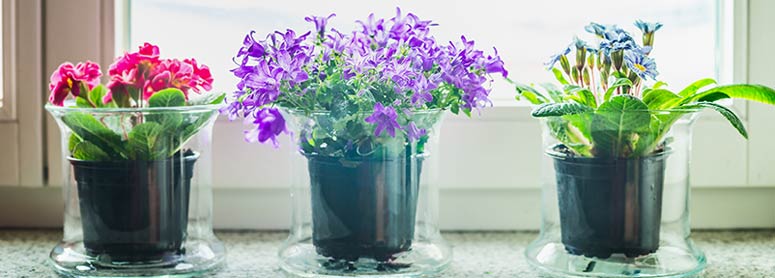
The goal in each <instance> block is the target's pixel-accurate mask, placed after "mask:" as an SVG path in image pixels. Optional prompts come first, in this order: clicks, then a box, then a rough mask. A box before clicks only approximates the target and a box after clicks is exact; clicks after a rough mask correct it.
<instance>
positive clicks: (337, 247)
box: [225, 9, 507, 271]
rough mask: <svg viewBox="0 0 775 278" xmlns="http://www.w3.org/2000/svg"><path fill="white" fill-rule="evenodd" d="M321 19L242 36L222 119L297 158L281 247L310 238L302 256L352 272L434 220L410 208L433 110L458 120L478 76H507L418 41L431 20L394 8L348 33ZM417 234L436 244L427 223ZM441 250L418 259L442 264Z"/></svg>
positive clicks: (395, 253)
mask: <svg viewBox="0 0 775 278" xmlns="http://www.w3.org/2000/svg"><path fill="white" fill-rule="evenodd" d="M333 16H334V14H331V15H329V16H325V17H318V16H312V17H307V18H306V20H307V21H310V22H312V23H314V26H315V28H314V29H313V30H312V31H309V32H304V33H296V32H294V31H293V30H287V31H284V32H281V31H277V32H274V33H271V34H269V35H268V36H267V37H266V39H265V40H256V39H255V37H254V35H255V34H254V32H251V33H250V34H248V35H247V36H246V37H245V40H244V41H243V46H242V47H241V48H240V49H239V51H238V52H237V56H236V57H235V59H234V60H235V62H236V63H237V68H235V69H234V70H232V72H233V73H234V75H235V76H236V77H238V78H239V79H240V82H239V83H238V85H237V89H238V90H237V91H236V92H235V93H234V95H232V97H231V98H229V105H228V107H227V108H226V109H225V111H226V113H228V114H229V115H230V116H231V117H232V118H237V117H244V118H245V119H246V121H247V122H250V123H252V124H253V125H254V127H253V128H251V129H250V130H248V131H246V133H245V134H246V139H247V140H248V141H259V142H272V143H273V144H274V145H275V146H276V145H277V144H278V141H277V136H279V135H280V134H282V133H286V132H287V130H288V127H290V128H291V129H292V130H293V132H292V134H293V139H294V141H295V143H296V146H295V147H294V148H293V152H294V153H295V155H294V156H295V157H300V158H302V160H301V161H304V162H302V163H299V164H297V165H299V167H301V168H303V170H301V171H302V172H301V173H298V175H302V176H304V178H303V179H302V180H301V181H300V182H299V188H300V189H299V190H298V192H299V194H294V195H293V197H294V198H302V199H305V198H304V197H307V196H304V195H305V194H306V195H308V198H309V199H306V201H304V200H301V201H299V202H298V203H297V205H296V206H295V207H294V210H295V212H294V215H302V216H300V217H294V219H295V220H294V227H293V228H292V229H291V231H292V234H291V237H290V238H289V242H288V243H287V246H286V247H285V248H284V249H283V250H296V249H294V248H293V246H296V245H295V244H297V243H298V244H306V243H305V242H304V240H305V238H306V239H308V238H309V237H311V244H312V245H313V246H314V247H313V248H312V250H316V251H315V252H316V253H317V254H309V255H310V258H311V259H315V260H317V258H314V256H315V255H320V256H322V257H324V258H327V259H330V260H331V261H339V262H343V263H344V268H346V269H347V268H349V269H359V270H363V269H366V268H369V267H368V266H365V265H357V264H355V262H357V261H359V259H369V260H374V261H377V262H378V264H375V266H374V267H376V265H380V267H383V268H384V266H385V265H386V263H392V266H396V265H398V263H396V261H400V260H401V259H400V257H401V254H402V253H405V252H407V251H409V250H413V247H412V246H413V244H414V243H416V242H414V241H415V240H417V239H418V236H417V235H416V233H415V232H416V229H415V226H416V225H419V224H418V223H420V224H422V225H425V224H430V225H432V224H433V223H434V221H435V220H429V219H425V221H420V220H418V217H417V216H418V215H420V216H422V217H425V215H426V213H424V212H422V211H421V212H418V210H420V209H422V207H423V206H422V205H418V202H419V203H420V204H422V203H424V202H425V201H423V200H425V197H424V196H422V194H423V192H424V190H423V189H422V188H423V187H424V186H425V185H424V184H423V180H424V179H425V177H427V176H429V175H428V174H426V169H427V168H428V165H429V163H431V162H429V159H430V158H431V155H430V150H431V149H433V147H432V143H433V142H434V140H433V138H434V136H435V135H437V133H438V125H439V123H440V121H441V118H442V115H443V112H444V111H445V110H450V111H451V112H452V113H454V114H458V113H463V114H466V115H470V114H471V113H472V112H474V111H477V110H479V109H480V108H482V107H485V106H487V105H489V103H490V102H489V99H488V95H489V89H488V86H487V84H488V83H489V82H490V81H491V80H492V78H490V77H489V74H491V73H498V74H500V75H502V76H504V77H505V76H506V75H507V72H506V70H505V69H504V68H503V62H502V61H501V59H500V58H499V56H498V54H497V51H496V52H493V54H489V55H486V54H484V52H483V51H481V50H478V49H476V48H475V47H474V42H473V41H471V40H468V39H466V38H465V37H461V39H462V41H461V42H458V43H452V42H450V43H449V44H448V45H447V44H439V43H437V42H436V40H435V39H434V38H433V37H432V36H431V35H430V27H431V26H433V25H435V24H433V23H431V21H426V20H421V19H420V18H419V17H417V16H416V15H414V14H411V13H409V14H402V13H401V11H400V9H398V12H397V14H396V16H395V17H393V18H390V19H380V18H376V17H375V16H374V15H373V14H372V15H369V17H368V18H367V19H366V20H364V21H357V25H356V29H355V30H354V31H352V32H340V31H337V30H336V29H329V28H328V27H327V21H328V20H330V19H331V18H332V17H333ZM421 185H422V186H421ZM305 190H306V191H305ZM294 192H297V191H294ZM300 196H303V197H300ZM310 202H311V203H310ZM426 206H427V205H426ZM425 209H429V208H425ZM307 210H311V211H310V212H306V211H307ZM305 216H307V217H309V218H305ZM310 222H311V223H310ZM305 225H308V226H311V231H308V232H309V233H310V234H309V235H306V232H305V230H304V227H307V226H305ZM429 230H435V231H436V235H429V236H428V237H431V238H438V240H440V237H439V236H438V235H437V234H438V232H437V231H438V229H437V228H436V227H431V228H430V229H429ZM425 232H426V231H425V230H423V233H425ZM305 235H306V236H305ZM424 240H427V238H426V239H424ZM434 240H435V239H434ZM414 245H415V246H416V245H417V244H414ZM423 246H424V245H423ZM431 246H432V245H431ZM434 248H435V247H434ZM444 248H445V249H444V250H446V251H444V252H437V254H436V255H429V256H436V257H439V256H441V258H440V259H438V260H439V261H440V262H444V263H446V262H448V257H449V256H448V254H444V253H448V247H444ZM418 249H419V248H415V249H414V250H415V251H416V250H418ZM283 250H281V256H283V260H284V262H285V263H286V264H285V265H284V267H285V268H286V269H289V268H292V269H295V270H292V271H296V270H299V269H301V268H303V266H299V267H294V266H288V265H292V264H293V262H295V261H296V259H294V258H291V257H293V256H296V255H297V254H298V252H296V253H294V252H290V251H288V252H284V251H283ZM439 254H442V255H439ZM299 260H303V259H299ZM416 260H418V261H419V260H420V259H416ZM406 265H411V263H408V264H406ZM406 265H405V266H406ZM329 266H330V265H329ZM437 266H438V265H433V267H437ZM374 267H372V268H374ZM380 267H377V268H380ZM418 267H419V266H418ZM388 268H390V267H388ZM300 271H304V270H300ZM308 271H313V270H308Z"/></svg>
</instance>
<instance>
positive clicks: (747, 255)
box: [0, 230, 775, 278]
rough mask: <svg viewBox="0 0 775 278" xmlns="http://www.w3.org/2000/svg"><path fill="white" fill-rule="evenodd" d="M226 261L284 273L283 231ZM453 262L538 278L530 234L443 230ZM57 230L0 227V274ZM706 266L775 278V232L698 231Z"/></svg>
mask: <svg viewBox="0 0 775 278" xmlns="http://www.w3.org/2000/svg"><path fill="white" fill-rule="evenodd" d="M217 234H218V236H219V237H220V238H221V240H223V242H224V243H225V244H226V248H227V250H228V257H227V265H226V267H225V268H224V269H222V270H221V271H220V272H218V273H217V274H215V275H213V276H214V277H218V278H220V277H229V278H234V277H282V276H283V275H282V273H281V272H280V271H279V268H278V267H277V258H276V257H275V255H276V251H277V248H278V246H279V244H280V243H281V242H282V240H283V239H285V236H286V233H284V232H257V231H221V232H218V233H217ZM444 236H445V238H446V239H447V240H448V241H449V242H450V243H452V245H453V246H454V248H455V249H454V252H455V255H454V260H453V262H452V265H451V266H450V268H449V269H448V270H447V271H446V272H445V273H444V275H443V277H466V278H469V277H540V276H539V275H538V273H537V272H535V271H534V270H532V269H531V268H530V267H529V266H528V265H527V262H526V261H525V260H524V258H523V257H522V252H523V251H524V248H525V246H526V245H527V244H528V243H529V242H530V241H531V240H533V239H534V238H535V236H536V234H535V233H533V232H465V233H455V232H451V233H445V235H444ZM60 238H61V232H60V231H56V230H0V277H3V278H5V277H14V278H15V277H29V278H48V277H52V278H53V277H56V275H55V274H54V273H53V272H52V271H51V270H50V269H49V268H48V265H47V264H46V259H47V256H48V253H49V251H50V249H51V248H52V247H53V246H54V244H55V242H57V241H58V240H59V239H60ZM692 238H693V239H694V241H695V243H696V244H697V245H698V246H699V247H700V248H702V249H703V250H704V251H705V253H706V255H707V257H708V261H709V266H708V268H707V270H706V271H705V273H704V275H703V276H702V277H704V278H731V277H740V278H742V277H751V278H754V277H755V278H762V277H775V231H773V230H762V231H699V232H695V233H694V234H693V235H692Z"/></svg>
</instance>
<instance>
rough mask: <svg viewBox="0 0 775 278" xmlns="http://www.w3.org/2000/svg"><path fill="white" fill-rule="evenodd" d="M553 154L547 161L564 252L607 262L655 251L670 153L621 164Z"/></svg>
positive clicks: (620, 159) (621, 162) (622, 159)
mask: <svg viewBox="0 0 775 278" xmlns="http://www.w3.org/2000/svg"><path fill="white" fill-rule="evenodd" d="M554 150H557V148H554ZM554 150H550V151H549V155H550V156H551V157H552V158H553V159H554V168H555V170H556V174H557V195H558V196H557V197H558V201H559V202H558V203H559V207H560V226H561V229H562V232H561V233H562V243H563V244H564V245H565V250H567V251H568V252H569V253H571V254H574V255H584V256H587V257H598V258H608V257H610V256H611V255H612V254H624V255H625V256H627V257H637V256H641V255H646V254H650V253H653V252H655V251H656V250H657V248H659V229H660V221H661V218H662V189H663V185H664V178H665V159H666V158H667V155H668V152H666V151H662V152H660V153H657V154H654V155H650V156H646V157H639V158H626V159H625V158H588V157H572V156H569V155H566V154H565V153H561V152H557V151H554Z"/></svg>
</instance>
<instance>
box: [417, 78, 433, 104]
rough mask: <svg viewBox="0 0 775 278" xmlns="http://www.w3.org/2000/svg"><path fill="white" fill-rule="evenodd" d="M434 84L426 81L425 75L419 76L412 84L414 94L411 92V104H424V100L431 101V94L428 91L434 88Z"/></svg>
mask: <svg viewBox="0 0 775 278" xmlns="http://www.w3.org/2000/svg"><path fill="white" fill-rule="evenodd" d="M436 87H437V86H436V84H433V83H432V82H430V81H428V79H427V78H425V77H420V78H418V79H417V82H416V83H415V86H414V94H412V104H413V105H414V106H416V107H421V106H423V105H425V103H426V102H431V101H433V95H431V93H430V91H431V90H433V89H436Z"/></svg>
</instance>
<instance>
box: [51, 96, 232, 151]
mask: <svg viewBox="0 0 775 278" xmlns="http://www.w3.org/2000/svg"><path fill="white" fill-rule="evenodd" d="M104 93H105V90H104V88H101V86H97V87H95V88H94V89H93V90H92V91H91V92H90V93H89V94H88V99H87V98H83V97H80V96H79V97H78V98H76V107H82V106H81V105H88V106H87V107H89V108H94V107H93V106H91V105H92V104H97V103H100V104H101V103H102V101H98V102H93V101H91V100H100V99H101V98H102V96H104ZM223 98H224V94H210V95H206V96H203V97H201V98H200V99H198V100H197V105H205V104H219V103H222V102H223ZM80 99H83V100H81V101H80V102H79V100H80ZM90 101H91V102H90ZM114 101H115V98H114ZM104 105H105V106H103V107H115V106H113V105H115V104H114V102H110V103H108V104H104ZM148 105H149V106H150V107H152V108H165V107H181V106H190V105H192V104H191V102H190V101H189V102H187V101H186V98H185V95H184V94H183V92H182V91H181V90H179V89H174V88H172V89H165V90H162V91H159V92H157V93H156V94H154V95H153V96H151V97H150V98H149V99H148ZM216 113H217V112H216V111H203V112H188V113H182V112H179V111H174V110H159V111H154V110H149V112H144V113H140V112H137V113H125V112H118V113H110V112H106V113H100V112H97V113H85V112H67V113H66V114H65V115H63V116H62V118H61V120H62V123H63V124H65V125H66V126H67V127H69V128H70V130H71V131H72V135H71V137H70V138H69V141H68V149H69V150H70V153H71V155H72V157H73V158H75V159H81V160H92V161H108V160H127V159H130V160H159V159H165V158H168V157H170V156H172V155H174V154H175V153H176V152H178V151H179V150H180V148H181V147H182V146H183V145H184V144H185V143H186V142H187V141H188V140H190V139H191V137H192V136H194V134H196V133H197V132H198V131H199V130H200V129H201V128H202V127H204V126H205V125H207V124H208V123H211V122H212V120H213V119H214V118H215V116H216Z"/></svg>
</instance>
